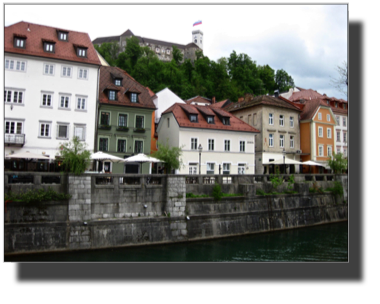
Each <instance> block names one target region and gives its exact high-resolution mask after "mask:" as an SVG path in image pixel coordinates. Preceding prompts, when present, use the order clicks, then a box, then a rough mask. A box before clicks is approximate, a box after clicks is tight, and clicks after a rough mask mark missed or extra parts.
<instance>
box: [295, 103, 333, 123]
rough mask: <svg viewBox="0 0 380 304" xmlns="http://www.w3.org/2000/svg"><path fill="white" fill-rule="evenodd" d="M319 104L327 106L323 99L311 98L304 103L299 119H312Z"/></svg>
mask: <svg viewBox="0 0 380 304" xmlns="http://www.w3.org/2000/svg"><path fill="white" fill-rule="evenodd" d="M320 106H325V107H329V105H328V104H327V103H326V102H325V101H324V100H323V99H312V100H308V101H306V102H305V103H304V108H303V110H302V112H301V116H300V120H308V119H312V118H313V117H314V115H315V113H316V112H317V110H318V108H319V107H320Z"/></svg>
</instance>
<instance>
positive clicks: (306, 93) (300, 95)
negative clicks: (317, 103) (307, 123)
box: [289, 88, 323, 101]
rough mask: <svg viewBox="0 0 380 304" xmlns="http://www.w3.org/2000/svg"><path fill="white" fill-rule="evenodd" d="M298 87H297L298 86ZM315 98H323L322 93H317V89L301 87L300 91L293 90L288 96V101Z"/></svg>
mask: <svg viewBox="0 0 380 304" xmlns="http://www.w3.org/2000/svg"><path fill="white" fill-rule="evenodd" d="M298 89H299V88H298ZM316 98H323V95H322V94H319V93H318V92H317V91H314V90H312V89H308V90H305V89H302V90H301V91H300V92H293V94H292V96H290V97H289V100H290V101H296V100H301V99H305V100H312V99H316Z"/></svg>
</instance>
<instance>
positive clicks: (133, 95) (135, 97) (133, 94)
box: [131, 93, 137, 103]
mask: <svg viewBox="0 0 380 304" xmlns="http://www.w3.org/2000/svg"><path fill="white" fill-rule="evenodd" d="M131 102H133V103H136V102H137V94H136V93H131Z"/></svg>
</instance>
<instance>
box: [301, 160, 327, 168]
mask: <svg viewBox="0 0 380 304" xmlns="http://www.w3.org/2000/svg"><path fill="white" fill-rule="evenodd" d="M302 165H307V166H321V167H324V168H326V166H325V165H322V164H320V163H316V162H313V161H311V160H308V161H305V162H303V163H302Z"/></svg>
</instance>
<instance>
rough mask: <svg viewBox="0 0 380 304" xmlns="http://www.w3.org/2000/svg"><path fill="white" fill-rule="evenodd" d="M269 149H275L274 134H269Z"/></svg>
mask: <svg viewBox="0 0 380 304" xmlns="http://www.w3.org/2000/svg"><path fill="white" fill-rule="evenodd" d="M269 147H273V134H269Z"/></svg>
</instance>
